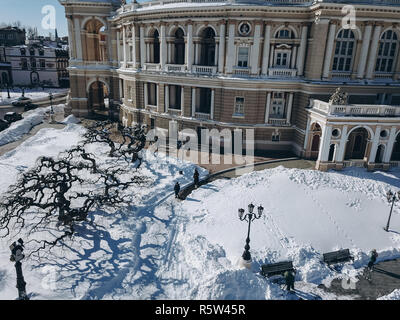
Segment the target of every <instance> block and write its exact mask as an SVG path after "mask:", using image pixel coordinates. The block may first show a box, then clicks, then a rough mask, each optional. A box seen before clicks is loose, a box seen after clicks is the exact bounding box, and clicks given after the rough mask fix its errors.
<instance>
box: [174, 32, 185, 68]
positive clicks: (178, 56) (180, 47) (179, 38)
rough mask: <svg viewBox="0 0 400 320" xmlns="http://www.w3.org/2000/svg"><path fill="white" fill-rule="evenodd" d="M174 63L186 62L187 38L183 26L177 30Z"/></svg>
mask: <svg viewBox="0 0 400 320" xmlns="http://www.w3.org/2000/svg"><path fill="white" fill-rule="evenodd" d="M173 63H174V64H185V38H184V33H183V30H182V29H181V28H178V29H177V30H176V31H175V39H174V62H173Z"/></svg>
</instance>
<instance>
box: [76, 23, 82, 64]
mask: <svg viewBox="0 0 400 320" xmlns="http://www.w3.org/2000/svg"><path fill="white" fill-rule="evenodd" d="M74 26H75V42H76V58H77V59H78V60H82V59H83V57H82V38H81V26H80V19H79V18H75V19H74Z"/></svg>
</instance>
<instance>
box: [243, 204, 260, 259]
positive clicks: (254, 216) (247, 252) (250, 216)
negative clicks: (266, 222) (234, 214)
mask: <svg viewBox="0 0 400 320" xmlns="http://www.w3.org/2000/svg"><path fill="white" fill-rule="evenodd" d="M254 208H255V206H254V205H253V204H252V203H250V204H249V206H248V210H249V213H246V214H245V211H244V209H239V210H238V212H239V219H240V221H247V222H248V223H249V224H248V229H247V239H246V245H245V247H244V249H245V250H244V252H243V255H242V258H243V260H244V261H245V262H247V263H248V262H250V261H251V255H250V227H251V223H252V222H253V221H254V220H255V219H260V218H261V216H262V214H263V211H264V208H263V207H262V206H261V205H260V206H259V207H258V208H257V213H253V211H254Z"/></svg>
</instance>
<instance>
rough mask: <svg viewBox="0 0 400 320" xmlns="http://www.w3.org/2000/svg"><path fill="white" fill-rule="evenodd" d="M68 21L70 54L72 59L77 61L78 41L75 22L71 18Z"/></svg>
mask: <svg viewBox="0 0 400 320" xmlns="http://www.w3.org/2000/svg"><path fill="white" fill-rule="evenodd" d="M67 21H68V46H69V52H70V57H71V58H72V59H76V46H75V45H76V40H75V35H74V25H73V24H74V22H73V19H72V17H71V16H68V17H67Z"/></svg>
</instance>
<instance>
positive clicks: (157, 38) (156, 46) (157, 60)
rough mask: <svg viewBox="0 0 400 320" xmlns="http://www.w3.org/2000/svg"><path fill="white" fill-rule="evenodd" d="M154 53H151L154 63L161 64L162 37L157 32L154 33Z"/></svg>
mask: <svg viewBox="0 0 400 320" xmlns="http://www.w3.org/2000/svg"><path fill="white" fill-rule="evenodd" d="M152 38H153V39H152V43H151V44H152V47H151V49H152V52H151V58H152V61H151V62H152V63H160V35H159V33H158V31H157V30H155V31H154V33H153V37H152Z"/></svg>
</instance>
